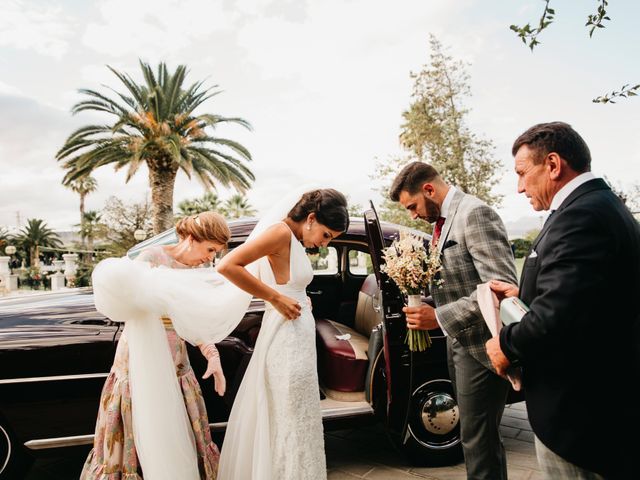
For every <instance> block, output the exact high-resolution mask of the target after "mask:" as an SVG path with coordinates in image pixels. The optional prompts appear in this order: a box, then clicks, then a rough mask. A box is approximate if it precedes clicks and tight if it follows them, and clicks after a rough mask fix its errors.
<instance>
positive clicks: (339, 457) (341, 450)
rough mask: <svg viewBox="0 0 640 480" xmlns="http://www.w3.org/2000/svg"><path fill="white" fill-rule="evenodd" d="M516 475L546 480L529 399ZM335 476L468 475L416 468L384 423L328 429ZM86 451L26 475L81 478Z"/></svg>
mask: <svg viewBox="0 0 640 480" xmlns="http://www.w3.org/2000/svg"><path fill="white" fill-rule="evenodd" d="M502 434H503V436H504V443H505V447H506V449H507V462H508V468H509V479H510V480H540V479H542V476H541V475H540V471H539V469H538V463H537V461H536V456H535V451H534V447H533V434H532V432H531V427H530V426H529V422H528V420H527V412H526V410H525V407H524V402H521V403H517V404H514V405H510V406H507V408H506V409H505V413H504V417H503V420H502ZM325 439H326V450H327V468H328V477H329V480H354V479H367V480H376V479H377V480H394V479H398V480H402V479H413V480H416V479H429V480H466V478H467V477H466V472H465V468H464V464H460V465H455V466H451V467H440V468H416V467H410V466H408V465H407V464H406V461H405V459H404V457H403V456H402V455H401V454H400V453H398V452H396V451H395V450H394V449H393V447H392V446H391V444H390V443H389V441H388V440H387V437H386V436H385V434H384V431H383V430H382V428H381V427H379V426H376V427H364V428H358V429H352V430H339V431H335V432H330V433H327V434H326V435H325ZM84 456H85V453H84V452H81V453H79V454H78V455H75V456H69V457H66V458H50V459H44V460H38V461H37V462H36V464H35V465H34V466H33V468H32V469H31V471H30V473H29V475H28V476H27V477H26V479H25V480H77V478H78V475H79V473H80V469H81V468H82V463H83V460H84Z"/></svg>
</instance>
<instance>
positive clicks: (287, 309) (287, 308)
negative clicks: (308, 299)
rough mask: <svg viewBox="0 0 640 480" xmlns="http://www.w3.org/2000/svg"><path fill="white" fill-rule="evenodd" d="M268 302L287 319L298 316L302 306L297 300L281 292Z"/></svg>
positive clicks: (293, 318)
mask: <svg viewBox="0 0 640 480" xmlns="http://www.w3.org/2000/svg"><path fill="white" fill-rule="evenodd" d="M269 303H271V305H273V307H274V308H275V309H276V310H278V312H280V313H281V314H282V316H283V317H284V318H286V319H287V320H295V319H296V318H298V317H299V316H300V312H301V311H302V306H301V305H300V303H298V301H297V300H294V299H293V298H290V297H287V296H285V295H281V294H278V295H277V296H276V297H275V298H274V299H273V300H271V302H269Z"/></svg>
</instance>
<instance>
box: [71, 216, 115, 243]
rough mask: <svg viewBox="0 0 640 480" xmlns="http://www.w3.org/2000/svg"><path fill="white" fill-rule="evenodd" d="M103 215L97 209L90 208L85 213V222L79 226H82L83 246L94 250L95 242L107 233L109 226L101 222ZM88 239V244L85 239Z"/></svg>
mask: <svg viewBox="0 0 640 480" xmlns="http://www.w3.org/2000/svg"><path fill="white" fill-rule="evenodd" d="M101 220H102V215H101V214H100V213H99V212H97V211H96V210H89V211H88V212H85V213H84V215H83V222H82V223H80V224H79V225H76V226H77V227H80V236H81V237H82V239H83V245H82V246H83V248H84V247H85V246H86V248H87V250H90V251H91V250H93V242H94V240H97V239H99V238H103V237H104V236H105V235H106V233H107V231H106V230H107V227H106V225H104V224H103V223H101ZM85 239H86V245H85V244H84V240H85Z"/></svg>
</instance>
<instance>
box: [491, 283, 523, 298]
mask: <svg viewBox="0 0 640 480" xmlns="http://www.w3.org/2000/svg"><path fill="white" fill-rule="evenodd" d="M489 288H490V289H491V291H493V293H495V294H496V296H497V297H498V301H500V302H501V301H502V300H504V299H505V298H507V297H517V296H518V294H519V293H520V290H518V287H517V286H516V285H513V284H511V283H507V282H502V281H500V280H491V281H490V282H489Z"/></svg>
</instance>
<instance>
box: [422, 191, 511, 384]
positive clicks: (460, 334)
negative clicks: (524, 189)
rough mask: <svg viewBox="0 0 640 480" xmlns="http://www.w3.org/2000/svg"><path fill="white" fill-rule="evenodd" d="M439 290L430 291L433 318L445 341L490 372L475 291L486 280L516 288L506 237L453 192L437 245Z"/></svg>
mask: <svg viewBox="0 0 640 480" xmlns="http://www.w3.org/2000/svg"><path fill="white" fill-rule="evenodd" d="M437 248H438V250H439V251H440V252H441V254H442V257H441V259H442V271H441V272H440V273H441V278H442V280H444V282H443V283H442V285H440V286H432V287H431V295H432V297H433V299H434V301H435V304H436V315H437V316H438V320H439V321H440V324H441V325H442V327H443V328H444V330H445V331H446V333H447V335H450V336H451V337H453V338H455V339H456V340H458V342H459V343H460V344H461V345H462V346H463V347H464V348H466V349H467V351H468V352H469V354H470V355H471V356H473V357H474V358H475V359H476V360H478V361H479V362H480V363H481V364H482V365H484V366H485V367H486V368H488V369H489V370H491V371H494V369H493V366H492V365H491V362H490V361H489V357H488V356H487V352H486V348H485V343H486V341H487V340H489V339H490V338H491V333H490V332H489V329H488V327H487V325H486V324H485V321H484V318H483V317H482V314H481V313H480V307H479V306H478V301H477V294H476V287H477V286H478V284H480V283H484V282H487V281H489V280H493V279H496V280H503V281H505V282H509V283H512V284H517V279H516V268H515V262H514V258H513V252H512V250H511V245H510V243H509V239H508V237H507V231H506V229H505V227H504V224H503V223H502V220H501V219H500V217H499V216H498V214H497V213H496V212H495V211H494V210H493V209H492V208H491V207H489V206H488V205H486V204H485V203H483V202H482V201H481V200H479V199H478V198H476V197H474V196H473V195H468V194H466V193H463V192H462V191H460V190H456V191H455V193H454V196H453V199H452V201H451V204H450V206H449V211H448V212H447V217H446V220H445V223H444V225H443V227H442V233H441V235H440V239H439V241H438V245H437Z"/></svg>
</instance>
